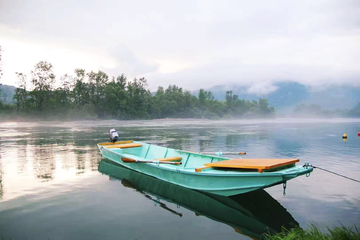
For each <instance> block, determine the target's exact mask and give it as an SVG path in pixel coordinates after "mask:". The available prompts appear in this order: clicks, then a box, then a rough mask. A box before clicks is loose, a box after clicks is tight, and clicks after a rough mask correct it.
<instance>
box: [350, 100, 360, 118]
mask: <svg viewBox="0 0 360 240" xmlns="http://www.w3.org/2000/svg"><path fill="white" fill-rule="evenodd" d="M349 116H350V117H360V102H359V103H358V104H357V105H356V106H355V107H354V108H352V109H351V110H350V111H349Z"/></svg>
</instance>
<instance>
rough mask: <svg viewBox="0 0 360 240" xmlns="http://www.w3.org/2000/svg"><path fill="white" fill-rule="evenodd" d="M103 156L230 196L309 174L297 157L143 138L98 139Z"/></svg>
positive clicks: (125, 165) (191, 186) (192, 187)
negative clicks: (237, 155) (219, 152)
mask: <svg viewBox="0 0 360 240" xmlns="http://www.w3.org/2000/svg"><path fill="white" fill-rule="evenodd" d="M98 148H99V150H100V152H101V154H102V156H103V157H105V158H107V159H109V160H111V161H113V162H115V163H118V164H120V165H122V166H124V167H127V168H130V169H133V170H135V171H138V172H141V173H144V174H146V175H149V176H153V177H155V178H158V179H161V180H163V181H166V182H170V183H173V184H176V185H179V186H182V187H186V188H190V189H194V190H198V191H203V192H207V193H212V194H217V195H222V196H233V195H237V194H241V193H246V192H250V191H254V190H257V189H263V188H266V187H270V186H273V185H276V184H280V183H286V181H288V180H290V179H292V178H295V177H297V176H300V175H304V174H309V173H310V172H312V171H313V168H312V167H311V166H309V165H308V164H305V165H304V166H296V165H295V163H296V162H299V159H230V158H225V157H220V156H212V155H205V154H200V153H195V152H189V151H183V150H177V149H172V148H167V147H161V146H157V145H152V144H148V143H144V142H137V141H132V140H130V141H120V142H107V143H99V144H98Z"/></svg>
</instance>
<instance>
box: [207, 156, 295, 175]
mask: <svg viewBox="0 0 360 240" xmlns="http://www.w3.org/2000/svg"><path fill="white" fill-rule="evenodd" d="M299 161H300V160H299V159H230V160H225V161H219V162H214V163H205V164H204V165H205V166H206V167H218V168H243V169H257V170H258V171H259V172H260V173H261V172H263V170H266V169H272V168H277V167H282V166H286V165H290V164H295V163H296V162H299Z"/></svg>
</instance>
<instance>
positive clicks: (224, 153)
mask: <svg viewBox="0 0 360 240" xmlns="http://www.w3.org/2000/svg"><path fill="white" fill-rule="evenodd" d="M201 154H206V155H220V156H221V155H246V152H201Z"/></svg>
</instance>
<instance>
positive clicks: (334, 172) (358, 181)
mask: <svg viewBox="0 0 360 240" xmlns="http://www.w3.org/2000/svg"><path fill="white" fill-rule="evenodd" d="M311 167H313V168H317V169H320V170H323V171H325V172H329V173H332V174H335V175H338V176H340V177H343V178H347V179H349V180H352V181H354V182H358V183H360V181H359V180H356V179H354V178H351V177H347V176H344V175H342V174H339V173H336V172H332V171H330V170H327V169H325V168H321V167H316V166H312V165H311Z"/></svg>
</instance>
